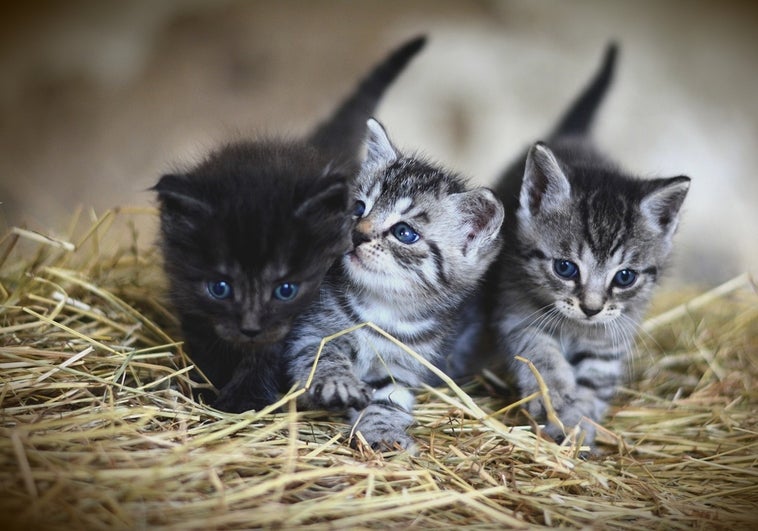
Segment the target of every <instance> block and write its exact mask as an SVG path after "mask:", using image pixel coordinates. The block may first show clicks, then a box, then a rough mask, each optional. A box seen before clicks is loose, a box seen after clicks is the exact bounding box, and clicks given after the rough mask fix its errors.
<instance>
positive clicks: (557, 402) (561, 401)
mask: <svg viewBox="0 0 758 531" xmlns="http://www.w3.org/2000/svg"><path fill="white" fill-rule="evenodd" d="M535 392H537V393H541V390H540V388H539V387H537V386H536V385H535V386H534V387H533V388H532V389H529V390H528V392H526V393H524V395H525V396H529V395H531V394H533V393H535ZM547 394H548V398H549V400H550V405H551V406H552V408H553V410H554V411H555V413H556V414H557V415H558V417H559V418H561V419H562V418H563V413H565V412H567V411H568V410H569V409H570V408H571V404H572V403H573V402H574V401H575V398H576V384H575V383H574V381H573V380H571V381H569V380H565V381H554V382H549V383H548V393H547ZM526 410H527V411H528V412H529V414H530V415H531V416H532V417H534V418H539V419H544V418H546V417H547V406H546V405H545V397H544V396H542V395H540V396H539V397H538V398H536V399H535V400H531V401H529V402H528V403H527V405H526Z"/></svg>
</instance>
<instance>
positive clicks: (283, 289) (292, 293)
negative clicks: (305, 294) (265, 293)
mask: <svg viewBox="0 0 758 531" xmlns="http://www.w3.org/2000/svg"><path fill="white" fill-rule="evenodd" d="M299 290H300V287H299V286H298V285H297V284H292V283H290V282H283V283H281V284H279V285H278V286H277V287H276V288H274V298H275V299H278V300H280V301H284V302H287V301H291V300H292V299H294V298H295V297H297V292H298V291H299Z"/></svg>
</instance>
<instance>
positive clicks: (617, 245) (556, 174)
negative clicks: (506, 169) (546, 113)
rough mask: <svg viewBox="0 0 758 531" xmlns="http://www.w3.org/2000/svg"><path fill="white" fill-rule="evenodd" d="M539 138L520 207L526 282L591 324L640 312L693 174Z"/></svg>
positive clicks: (543, 301) (543, 298)
mask: <svg viewBox="0 0 758 531" xmlns="http://www.w3.org/2000/svg"><path fill="white" fill-rule="evenodd" d="M572 160H576V161H579V162H577V163H576V164H574V165H572V166H569V165H566V164H564V163H562V162H561V161H559V159H558V158H557V157H556V156H555V154H554V153H553V151H551V150H550V148H548V147H547V146H545V145H544V144H541V143H537V144H536V145H534V146H533V147H532V149H531V150H530V151H529V154H528V156H527V161H526V167H525V172H524V178H523V182H522V186H521V192H520V197H519V207H518V210H517V213H516V216H517V220H518V221H517V223H518V241H519V243H520V246H521V250H520V252H521V256H522V259H523V260H525V261H526V264H525V267H524V273H525V275H526V276H525V278H524V279H523V282H524V284H525V285H528V290H527V291H528V292H529V293H530V294H531V295H532V296H533V297H534V298H535V299H536V300H537V302H538V303H539V304H540V306H543V305H548V304H553V305H554V306H555V308H557V309H558V310H559V311H560V312H561V313H562V314H563V315H564V316H565V317H568V318H569V319H571V320H572V321H574V322H578V323H584V324H587V325H594V324H602V323H609V322H611V321H613V320H615V319H617V318H619V316H621V315H626V316H629V317H631V318H633V319H636V318H638V317H639V315H640V314H641V312H642V310H643V309H644V306H645V304H646V303H647V301H648V299H649V297H650V294H651V291H652V288H653V286H654V284H655V282H656V279H657V275H658V273H659V272H660V271H661V269H662V268H663V267H664V265H665V263H666V259H667V258H668V255H669V253H670V250H671V241H672V237H673V234H674V231H675V230H676V227H677V224H678V220H679V210H680V208H681V206H682V202H683V201H684V198H685V196H686V195H687V190H688V188H689V184H690V179H689V178H688V177H683V176H681V177H673V178H669V179H651V180H641V179H636V178H633V177H628V176H626V175H624V174H622V173H621V172H620V171H618V170H617V169H616V168H613V167H612V166H610V165H609V164H608V163H606V162H602V161H598V160H597V159H596V160H594V161H593V162H589V160H590V159H589V158H587V157H582V156H581V155H580V154H578V153H576V152H574V153H572Z"/></svg>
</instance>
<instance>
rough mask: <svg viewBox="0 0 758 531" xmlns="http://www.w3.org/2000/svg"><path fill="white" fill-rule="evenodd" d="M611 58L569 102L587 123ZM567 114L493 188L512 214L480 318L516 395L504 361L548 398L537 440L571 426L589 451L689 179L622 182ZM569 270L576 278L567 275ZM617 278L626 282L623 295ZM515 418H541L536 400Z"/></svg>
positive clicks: (527, 391) (524, 391)
mask: <svg viewBox="0 0 758 531" xmlns="http://www.w3.org/2000/svg"><path fill="white" fill-rule="evenodd" d="M614 59H615V47H614V48H612V53H610V52H609V53H607V54H606V60H605V62H604V65H603V67H602V69H601V72H600V74H598V75H599V76H601V77H602V79H600V78H598V79H600V80H601V81H602V83H600V81H598V80H597V79H596V80H595V81H593V83H591V84H590V88H591V89H592V90H594V92H592V93H591V95H592V98H594V100H591V99H590V98H589V96H587V97H584V96H583V97H581V98H580V99H579V100H578V101H580V102H582V105H583V107H582V112H585V113H590V115H594V113H595V110H596V109H595V108H596V107H597V106H598V105H599V103H600V100H601V99H602V97H603V94H604V90H605V88H606V87H607V84H608V80H609V79H610V75H611V74H612V71H613V60H614ZM600 86H602V90H600V89H598V87H600ZM588 90H589V89H588ZM585 96H586V94H585ZM579 114H581V113H580V112H579V111H578V110H576V109H571V110H570V111H569V113H568V114H567V115H568V116H572V117H573V118H572V120H571V121H570V122H571V123H572V124H574V127H572V128H571V130H570V131H562V130H561V129H560V128H559V129H558V130H556V132H555V133H554V134H553V135H552V137H551V139H550V141H549V143H548V144H549V145H546V144H542V143H539V142H538V143H536V144H535V145H533V146H532V148H531V149H530V150H529V152H528V154H527V156H526V158H525V159H522V162H521V163H520V164H517V165H515V166H514V167H512V168H511V170H510V171H508V172H507V173H506V174H505V175H504V177H503V179H502V180H501V182H500V184H499V187H498V191H499V194H500V196H501V197H502V198H503V201H504V202H505V203H506V206H511V208H512V211H511V212H509V215H510V216H511V217H510V218H509V219H507V220H506V223H505V224H504V225H503V227H504V247H503V251H502V252H501V255H500V257H499V258H498V261H497V263H496V265H495V266H494V267H493V271H492V273H491V277H490V281H491V284H490V286H491V287H492V288H493V291H494V292H495V293H497V295H496V297H495V300H494V301H491V308H490V311H491V312H492V313H491V325H492V330H493V331H494V335H495V344H496V345H497V349H498V351H499V354H500V355H501V356H502V357H503V358H504V359H505V361H506V364H507V367H508V369H509V373H510V375H511V376H512V377H513V379H514V380H515V383H516V385H517V387H518V389H519V391H520V393H521V395H522V396H524V397H525V396H528V395H531V394H532V393H536V392H538V391H539V387H538V385H537V380H536V379H535V377H534V375H533V374H532V372H531V370H530V369H529V367H528V366H527V365H526V364H524V363H522V362H519V361H517V360H516V359H515V356H522V357H524V358H526V359H528V360H530V361H531V362H532V363H533V364H534V366H535V367H536V368H537V370H538V371H539V372H540V374H541V376H542V378H543V379H544V380H545V383H546V384H547V386H548V388H549V395H550V401H551V403H552V405H553V407H554V408H555V411H556V413H557V414H558V417H559V418H560V420H561V421H562V423H563V425H564V427H565V430H566V431H564V430H562V429H561V428H560V427H559V426H558V425H555V424H548V426H547V427H546V432H547V433H548V434H549V435H550V436H552V437H554V438H555V439H557V440H561V439H563V438H564V437H565V436H566V435H567V433H570V432H571V430H572V429H573V428H575V427H577V426H579V427H580V428H581V429H582V430H584V432H585V436H584V441H585V442H586V443H588V444H591V443H592V442H593V441H594V437H595V428H594V426H593V423H592V422H588V421H587V419H589V420H590V421H594V422H598V421H600V420H601V419H602V417H603V415H604V413H605V411H606V409H607V404H608V401H609V400H610V399H611V398H612V397H613V396H614V394H615V390H616V387H617V385H618V383H619V381H620V379H621V377H622V374H623V370H624V367H625V364H626V357H627V356H628V354H629V352H630V350H631V348H632V346H633V343H634V337H635V334H636V330H637V327H638V324H639V322H640V319H641V318H642V315H643V313H644V311H645V309H646V307H647V304H648V301H649V300H650V297H651V294H652V293H653V289H654V287H655V285H656V282H657V280H658V276H659V274H660V273H661V272H662V271H663V269H664V268H665V265H666V262H667V259H668V256H669V253H670V250H671V242H672V237H673V234H674V231H675V229H676V226H677V223H678V218H679V211H680V208H681V205H682V202H683V201H684V198H685V196H686V194H687V190H688V188H689V183H690V179H689V178H687V177H683V176H680V177H673V178H668V179H647V180H643V179H638V178H636V177H633V176H630V175H628V174H627V173H625V172H624V171H622V170H620V169H619V168H617V167H616V166H615V165H614V164H613V163H611V162H610V161H608V160H607V159H606V158H605V157H604V156H602V155H601V154H599V153H598V152H597V151H596V150H595V148H594V147H593V146H592V144H591V142H590V141H589V138H588V133H589V131H588V130H586V129H585V130H579V129H577V128H578V126H577V125H576V124H583V125H582V127H585V128H587V129H588V128H589V126H590V124H591V116H590V117H588V118H587V119H581V116H579ZM564 121H565V120H564ZM567 133H570V134H567ZM567 262H570V265H568V264H567ZM574 265H575V266H576V268H577V272H576V275H573V276H572V275H567V274H566V273H570V272H571V271H572V267H573V266H574ZM561 273H563V274H561ZM616 275H620V276H621V281H619V277H616ZM628 275H633V276H634V281H633V282H631V283H630V284H629V285H623V284H625V282H624V280H625V278H624V277H626V280H628V278H629V276H628ZM527 409H528V411H529V413H530V414H531V415H532V416H534V417H535V418H537V419H540V420H544V419H545V408H544V404H543V402H542V400H533V401H530V402H529V403H528V405H527Z"/></svg>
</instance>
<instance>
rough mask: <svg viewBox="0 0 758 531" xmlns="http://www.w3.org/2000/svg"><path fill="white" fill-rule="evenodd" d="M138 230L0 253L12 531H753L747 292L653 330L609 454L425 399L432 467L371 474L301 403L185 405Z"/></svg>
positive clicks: (110, 218)
mask: <svg viewBox="0 0 758 531" xmlns="http://www.w3.org/2000/svg"><path fill="white" fill-rule="evenodd" d="M145 216H147V217H148V218H150V217H152V216H154V213H153V212H152V211H146V210H120V211H109V212H107V213H105V215H103V216H100V217H98V216H95V215H94V213H90V214H89V217H90V218H91V220H79V221H77V222H76V223H73V224H72V228H71V229H70V230H69V231H68V232H67V233H65V236H64V237H62V238H51V237H48V236H45V235H41V234H38V233H33V232H29V231H24V230H19V229H14V230H12V231H11V232H10V233H8V234H7V235H6V236H5V238H4V239H3V240H2V243H1V244H0V268H1V269H0V299H1V300H2V303H3V306H2V310H1V311H2V313H1V315H2V319H0V338H1V339H0V380H1V381H2V387H1V390H0V393H1V394H0V401H1V403H2V427H1V428H0V429H2V437H0V457H1V458H2V461H0V485H2V492H1V493H0V510H1V511H2V512H1V513H0V514H2V517H0V518H2V519H3V520H4V521H5V527H12V528H28V529H118V528H129V529H181V530H188V529H199V530H200V529H203V530H204V529H240V528H256V527H266V528H269V527H272V528H291V527H297V526H308V527H312V528H384V527H401V526H402V527H417V528H432V527H444V528H451V527H462V526H472V527H481V528H503V527H516V528H519V527H529V528H537V527H541V526H560V527H569V528H574V527H587V526H593V527H598V528H621V529H639V528H646V529H651V528H658V529H660V528H665V529H689V528H702V529H714V528H721V529H755V528H756V524H757V523H758V411H756V410H757V409H758V396H757V395H758V387H757V386H756V381H757V379H758V356H756V353H757V352H758V295H756V290H755V285H754V284H753V283H752V282H751V280H750V279H749V278H748V277H747V276H743V277H740V278H738V279H735V280H734V281H732V282H730V283H728V284H726V285H724V286H722V287H720V288H718V289H717V290H714V291H713V292H710V293H708V294H706V295H701V296H698V297H694V298H693V297H683V296H682V295H681V294H680V295H679V298H680V299H683V301H684V303H683V304H681V305H679V306H675V307H674V310H672V311H669V312H664V313H661V312H659V311H657V310H654V311H653V312H652V314H654V315H658V316H657V317H655V318H653V319H651V320H650V321H648V322H647V323H646V327H645V332H644V333H643V334H642V338H641V340H640V345H639V354H638V356H637V357H636V360H635V363H634V367H630V371H631V372H632V373H633V374H634V377H633V379H632V380H631V381H632V382H633V383H631V384H629V386H628V387H627V388H624V389H622V390H621V392H620V393H619V398H618V399H617V400H616V404H615V406H614V408H613V410H612V411H611V414H610V415H609V417H608V419H607V421H606V422H605V423H604V429H602V430H601V433H600V435H599V439H600V443H601V444H600V450H601V455H599V456H594V457H592V458H591V459H589V460H587V461H583V460H582V459H580V458H578V457H577V455H578V452H579V450H580V448H576V447H570V446H566V447H559V446H557V445H555V444H553V443H550V442H547V441H545V440H543V439H540V438H538V437H536V436H535V435H534V433H533V430H532V429H530V427H529V426H528V421H525V420H524V419H523V418H520V417H518V416H516V415H514V413H515V411H516V410H517V409H518V404H509V403H508V402H507V401H506V400H504V399H503V398H499V397H497V396H489V395H488V393H487V391H486V389H487V385H486V384H484V385H483V384H481V383H480V384H475V385H473V386H471V387H469V388H467V389H465V390H461V389H458V388H456V387H455V386H452V387H445V388H440V389H426V390H424V391H423V392H422V393H421V396H420V400H419V403H418V406H417V419H418V423H417V425H416V426H415V427H414V429H413V434H414V435H415V436H416V437H417V439H418V442H419V448H420V452H419V454H418V455H417V456H416V457H411V456H409V455H407V454H404V453H387V454H377V453H374V452H372V451H371V450H370V449H368V448H365V447H360V445H359V449H358V450H353V449H351V448H350V447H349V446H347V445H346V444H345V437H344V435H343V432H344V430H345V425H343V424H340V423H338V422H336V421H335V420H334V419H333V418H330V417H328V416H325V415H324V414H322V413H319V412H305V413H304V412H298V411H296V410H295V408H294V405H293V404H294V401H293V400H291V399H289V398H288V397H285V398H284V399H283V400H282V402H281V403H280V405H282V406H283V409H284V411H286V412H285V413H279V414H272V413H270V412H269V411H262V412H260V413H246V414H242V415H229V414H224V413H220V412H218V411H215V410H213V409H212V408H209V407H206V406H204V405H201V404H197V403H194V402H193V401H192V400H191V399H190V398H188V397H189V396H190V387H189V386H190V381H189V379H188V377H187V370H188V369H187V367H188V365H189V361H188V360H187V358H186V357H185V356H184V354H183V353H182V351H181V346H180V344H178V343H177V342H176V341H175V338H174V337H173V336H172V335H171V334H170V333H167V331H173V330H175V329H176V328H175V326H176V323H175V321H174V320H173V318H172V316H171V314H170V312H169V311H168V310H167V309H166V308H165V307H164V305H163V303H162V302H161V293H163V284H162V282H163V279H162V275H161V270H160V265H159V258H158V256H157V252H156V250H155V249H154V248H153V246H152V245H151V242H150V241H147V242H145V241H142V240H141V239H140V238H141V235H139V234H137V232H136V231H135V230H134V229H133V225H132V223H133V221H134V220H135V219H137V218H141V217H145ZM112 225H115V226H112ZM119 226H120V228H119ZM125 227H126V228H129V227H132V230H131V236H128V234H129V233H130V231H128V230H127V231H125V230H123V229H124V228H125ZM114 234H127V236H124V237H114V236H113V235H114ZM659 303H660V305H661V306H662V307H665V306H666V304H665V303H661V301H659ZM667 305H668V306H669V307H671V305H672V303H671V302H670V301H668V303H667ZM409 355H410V354H409ZM296 392H297V391H296ZM296 392H295V393H296ZM519 424H527V426H520V425H519Z"/></svg>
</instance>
